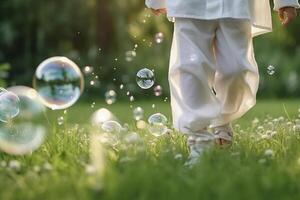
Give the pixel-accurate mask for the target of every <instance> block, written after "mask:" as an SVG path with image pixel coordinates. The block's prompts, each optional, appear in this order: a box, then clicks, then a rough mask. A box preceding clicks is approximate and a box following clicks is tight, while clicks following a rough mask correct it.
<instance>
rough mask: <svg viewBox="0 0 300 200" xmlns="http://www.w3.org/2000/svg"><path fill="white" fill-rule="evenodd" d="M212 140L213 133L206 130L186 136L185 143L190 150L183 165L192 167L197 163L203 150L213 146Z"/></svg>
mask: <svg viewBox="0 0 300 200" xmlns="http://www.w3.org/2000/svg"><path fill="white" fill-rule="evenodd" d="M214 141H215V138H214V135H213V134H211V133H210V132H208V131H207V130H202V131H199V132H197V133H195V134H193V135H190V136H188V138H187V145H188V147H189V150H190V155H189V157H188V160H187V161H186V162H185V164H184V166H187V167H192V166H193V165H195V164H197V163H198V162H199V160H200V158H201V155H202V154H203V152H204V151H206V150H207V149H210V148H211V147H213V146H214Z"/></svg>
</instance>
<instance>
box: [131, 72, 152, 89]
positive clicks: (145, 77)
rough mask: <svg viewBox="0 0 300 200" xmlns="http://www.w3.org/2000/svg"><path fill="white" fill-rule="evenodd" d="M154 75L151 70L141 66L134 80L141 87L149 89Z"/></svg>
mask: <svg viewBox="0 0 300 200" xmlns="http://www.w3.org/2000/svg"><path fill="white" fill-rule="evenodd" d="M154 81H155V77H154V73H153V71H151V70H150V69H147V68H143V69H141V70H140V71H138V73H137V74H136V82H137V84H138V86H140V88H142V89H149V88H151V87H152V86H153V85H154Z"/></svg>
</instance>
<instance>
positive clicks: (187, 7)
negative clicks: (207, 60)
mask: <svg viewBox="0 0 300 200" xmlns="http://www.w3.org/2000/svg"><path fill="white" fill-rule="evenodd" d="M146 5H147V6H148V7H149V8H153V9H158V8H166V9H167V13H168V18H169V19H175V18H177V17H181V18H193V19H206V20H209V19H219V18H241V19H250V20H251V21H252V24H253V26H252V27H253V28H252V33H253V36H256V35H259V34H262V33H266V32H270V31H271V30H272V21H271V20H272V18H271V9H270V3H269V0H146ZM285 6H292V7H296V8H299V3H298V0H274V9H275V10H278V9H279V8H282V7H285Z"/></svg>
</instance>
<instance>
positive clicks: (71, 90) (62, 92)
mask: <svg viewBox="0 0 300 200" xmlns="http://www.w3.org/2000/svg"><path fill="white" fill-rule="evenodd" d="M33 85H34V88H35V89H36V90H37V92H38V93H39V95H40V96H41V99H42V102H43V103H44V105H45V106H47V107H48V108H51V109H52V110H57V109H65V108H68V107H70V106H72V105H73V104H74V103H75V102H76V101H77V100H78V99H79V97H80V95H81V93H82V91H83V87H84V80H83V76H82V73H81V71H80V69H79V68H78V66H77V65H76V64H75V63H74V62H73V61H71V60H69V59H68V58H66V57H52V58H49V59H47V60H45V61H43V62H42V63H41V64H40V65H39V66H38V68H37V70H36V72H35V77H34V80H33Z"/></svg>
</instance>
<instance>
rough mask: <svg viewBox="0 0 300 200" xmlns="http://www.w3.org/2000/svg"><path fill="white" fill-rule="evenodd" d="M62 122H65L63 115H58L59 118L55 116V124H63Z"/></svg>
mask: <svg viewBox="0 0 300 200" xmlns="http://www.w3.org/2000/svg"><path fill="white" fill-rule="evenodd" d="M64 122H65V119H64V117H63V116H60V117H59V118H57V124H58V125H59V126H61V125H63V124H64Z"/></svg>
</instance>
